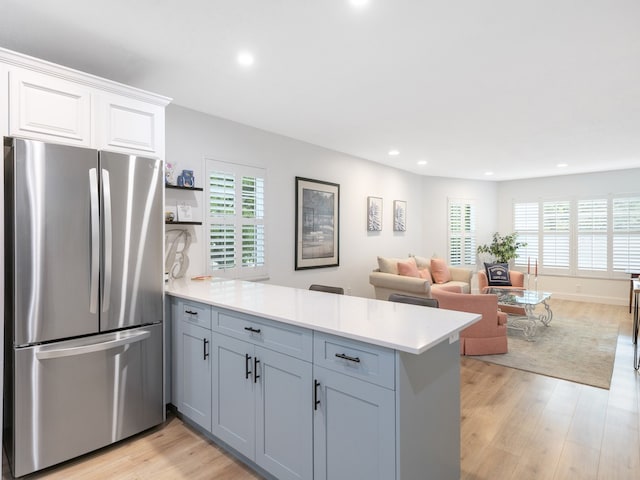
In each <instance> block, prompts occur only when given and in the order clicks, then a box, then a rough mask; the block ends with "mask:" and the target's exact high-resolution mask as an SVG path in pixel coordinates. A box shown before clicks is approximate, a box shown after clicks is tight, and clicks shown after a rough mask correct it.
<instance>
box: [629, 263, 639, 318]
mask: <svg viewBox="0 0 640 480" xmlns="http://www.w3.org/2000/svg"><path fill="white" fill-rule="evenodd" d="M634 278H640V273H632V274H631V278H630V279H629V313H631V305H632V304H633V302H632V299H633V279H634ZM636 303H637V299H636Z"/></svg>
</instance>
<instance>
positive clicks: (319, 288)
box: [309, 283, 344, 295]
mask: <svg viewBox="0 0 640 480" xmlns="http://www.w3.org/2000/svg"><path fill="white" fill-rule="evenodd" d="M309 290H315V291H317V292H327V293H337V294H338V295H344V288H342V287H331V286H329V285H317V284H315V283H314V284H313V285H310V286H309Z"/></svg>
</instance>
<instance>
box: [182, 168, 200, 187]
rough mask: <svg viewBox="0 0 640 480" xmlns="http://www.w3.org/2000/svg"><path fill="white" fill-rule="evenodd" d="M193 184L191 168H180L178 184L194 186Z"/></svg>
mask: <svg viewBox="0 0 640 480" xmlns="http://www.w3.org/2000/svg"><path fill="white" fill-rule="evenodd" d="M195 184H196V183H195V178H194V176H193V170H182V175H180V176H179V177H178V186H179V187H187V188H193V187H195Z"/></svg>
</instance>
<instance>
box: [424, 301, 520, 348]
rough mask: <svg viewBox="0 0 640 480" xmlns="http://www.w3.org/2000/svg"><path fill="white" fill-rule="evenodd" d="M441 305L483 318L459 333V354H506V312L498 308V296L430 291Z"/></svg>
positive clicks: (441, 306)
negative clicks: (476, 314)
mask: <svg viewBox="0 0 640 480" xmlns="http://www.w3.org/2000/svg"><path fill="white" fill-rule="evenodd" d="M431 295H432V296H433V298H435V299H437V300H438V303H439V304H440V308H445V309H448V310H457V311H459V312H470V313H478V314H480V315H482V319H481V320H480V321H479V322H477V323H474V324H473V325H471V326H470V327H467V328H465V329H464V330H462V331H461V332H460V354H461V355H493V354H496V353H507V351H508V350H509V348H508V345H507V314H506V313H504V312H501V311H499V310H498V297H497V296H496V295H488V294H475V293H472V294H462V293H454V292H451V291H446V290H436V289H433V290H431Z"/></svg>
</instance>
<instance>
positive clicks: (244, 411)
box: [211, 334, 256, 459]
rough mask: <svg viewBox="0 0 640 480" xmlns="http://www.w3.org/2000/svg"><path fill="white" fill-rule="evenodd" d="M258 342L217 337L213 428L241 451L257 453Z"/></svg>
mask: <svg viewBox="0 0 640 480" xmlns="http://www.w3.org/2000/svg"><path fill="white" fill-rule="evenodd" d="M253 350H254V346H253V345H252V344H250V343H248V342H243V341H242V340H237V339H235V338H231V337H227V336H226V335H218V334H216V335H214V337H213V364H214V368H213V391H214V392H215V393H214V395H213V401H212V407H213V424H212V428H211V431H212V433H213V434H214V435H216V436H217V437H218V438H220V439H221V440H223V441H225V442H226V443H228V444H229V445H230V446H231V447H233V448H235V449H236V450H237V451H238V452H240V453H242V454H243V455H245V456H246V457H248V458H250V459H253V458H254V456H255V394H254V389H255V387H254V385H255V384H254V381H255V379H254V375H253V374H254V371H255V366H256V365H255V358H254V355H253Z"/></svg>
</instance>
